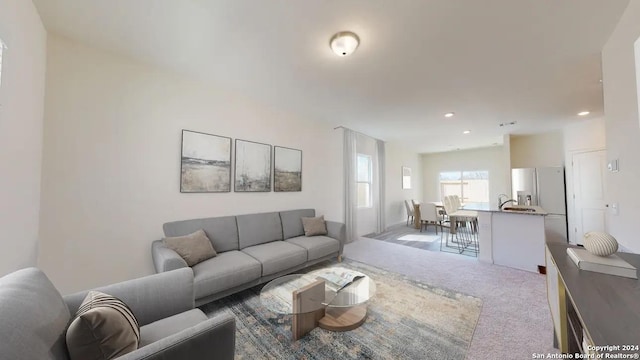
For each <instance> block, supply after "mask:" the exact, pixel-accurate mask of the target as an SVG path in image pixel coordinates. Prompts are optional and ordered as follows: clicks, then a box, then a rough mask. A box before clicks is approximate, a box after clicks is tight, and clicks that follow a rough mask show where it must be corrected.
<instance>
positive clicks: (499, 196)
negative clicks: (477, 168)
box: [498, 194, 508, 209]
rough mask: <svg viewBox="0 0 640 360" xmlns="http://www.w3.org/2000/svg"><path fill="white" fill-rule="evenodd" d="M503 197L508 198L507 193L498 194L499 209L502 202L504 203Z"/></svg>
mask: <svg viewBox="0 0 640 360" xmlns="http://www.w3.org/2000/svg"><path fill="white" fill-rule="evenodd" d="M502 198H508V195H507V194H500V195H498V209H499V208H500V204H502Z"/></svg>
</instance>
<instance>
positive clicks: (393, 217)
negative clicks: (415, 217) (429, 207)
mask: <svg viewBox="0 0 640 360" xmlns="http://www.w3.org/2000/svg"><path fill="white" fill-rule="evenodd" d="M385 155H386V160H385V167H386V171H385V173H386V179H385V181H386V184H385V185H386V186H385V188H386V205H385V211H386V214H385V216H386V222H387V226H390V225H394V224H398V223H404V222H406V221H407V211H406V210H405V206H404V201H405V200H411V199H414V200H417V201H420V202H422V201H424V200H423V196H422V190H423V185H422V184H423V182H422V176H423V172H422V159H421V156H420V154H418V153H416V152H415V151H413V150H410V149H407V148H406V147H405V145H404V144H402V143H399V142H388V143H385ZM403 166H406V167H409V168H411V189H403V188H402V167H403Z"/></svg>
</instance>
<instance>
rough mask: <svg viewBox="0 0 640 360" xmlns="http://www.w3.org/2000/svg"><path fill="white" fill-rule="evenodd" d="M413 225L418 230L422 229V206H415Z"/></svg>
mask: <svg viewBox="0 0 640 360" xmlns="http://www.w3.org/2000/svg"><path fill="white" fill-rule="evenodd" d="M413 224H414V226H415V227H416V229H420V228H421V227H422V221H421V220H420V204H415V205H413Z"/></svg>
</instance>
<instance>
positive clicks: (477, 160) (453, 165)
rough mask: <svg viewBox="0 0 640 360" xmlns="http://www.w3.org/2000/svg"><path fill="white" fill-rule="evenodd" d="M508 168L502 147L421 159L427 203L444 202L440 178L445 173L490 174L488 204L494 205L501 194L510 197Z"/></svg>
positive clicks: (425, 156)
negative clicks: (487, 172)
mask: <svg viewBox="0 0 640 360" xmlns="http://www.w3.org/2000/svg"><path fill="white" fill-rule="evenodd" d="M507 169H508V166H506V165H505V156H504V149H503V148H502V146H494V147H488V148H480V149H471V150H461V151H451V152H444V153H434V154H424V155H422V173H423V177H422V182H423V189H424V190H423V199H424V201H441V200H442V199H441V198H440V179H439V175H440V173H441V172H444V171H460V170H470V171H473V170H488V171H489V202H490V203H491V204H492V205H494V204H496V202H497V201H498V200H497V199H498V195H499V194H502V193H504V194H509V193H510V192H511V191H510V189H509V186H508V184H507V178H508V177H510V175H509V173H508V170H507Z"/></svg>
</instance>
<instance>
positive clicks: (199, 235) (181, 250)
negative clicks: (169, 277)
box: [163, 229, 216, 266]
mask: <svg viewBox="0 0 640 360" xmlns="http://www.w3.org/2000/svg"><path fill="white" fill-rule="evenodd" d="M163 241H164V244H165V245H166V246H167V247H168V248H169V249H171V250H173V251H175V252H177V253H178V255H180V257H182V258H183V259H184V261H185V262H186V263H187V265H189V266H193V265H195V264H198V263H200V262H203V261H205V260H207V259H210V258H212V257H214V256H216V251H215V250H214V249H213V245H211V241H209V238H208V237H207V234H205V232H204V230H202V229H200V230H198V231H196V232H194V233H192V234H189V235H182V236H172V237H166V238H164V240H163Z"/></svg>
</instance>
